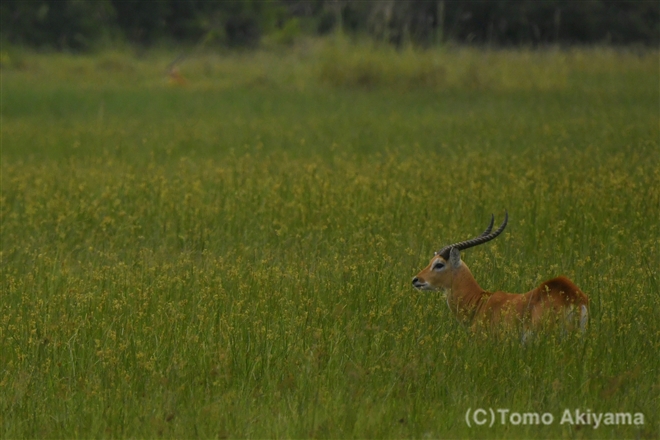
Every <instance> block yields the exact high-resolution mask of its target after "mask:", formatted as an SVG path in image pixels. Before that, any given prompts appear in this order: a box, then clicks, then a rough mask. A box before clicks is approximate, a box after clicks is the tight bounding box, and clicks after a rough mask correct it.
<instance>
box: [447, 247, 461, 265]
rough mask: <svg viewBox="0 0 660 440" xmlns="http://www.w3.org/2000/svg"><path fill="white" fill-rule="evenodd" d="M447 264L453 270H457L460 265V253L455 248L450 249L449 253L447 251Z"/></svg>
mask: <svg viewBox="0 0 660 440" xmlns="http://www.w3.org/2000/svg"><path fill="white" fill-rule="evenodd" d="M449 264H451V267H452V268H453V269H458V267H459V266H460V265H461V251H459V250H458V249H456V248H455V247H453V248H451V251H449Z"/></svg>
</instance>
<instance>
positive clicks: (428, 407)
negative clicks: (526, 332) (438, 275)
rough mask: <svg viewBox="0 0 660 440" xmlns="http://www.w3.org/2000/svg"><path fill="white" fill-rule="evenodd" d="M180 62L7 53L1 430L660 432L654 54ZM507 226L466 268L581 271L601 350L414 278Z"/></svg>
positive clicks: (411, 434) (265, 56)
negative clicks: (492, 415) (477, 312)
mask: <svg viewBox="0 0 660 440" xmlns="http://www.w3.org/2000/svg"><path fill="white" fill-rule="evenodd" d="M178 55H179V53H175V52H168V51H165V50H153V51H151V52H146V53H136V52H132V51H129V50H125V51H117V52H104V53H100V54H95V55H91V56H74V55H69V54H34V53H29V52H24V51H20V50H17V49H11V48H10V49H6V48H5V49H4V52H2V57H1V61H2V70H1V74H2V78H1V81H2V99H1V103H0V105H1V108H0V110H1V116H0V123H1V130H2V139H1V141H2V145H1V165H0V170H1V180H0V183H1V198H0V201H1V209H0V221H1V226H2V229H1V253H0V259H1V261H0V283H1V284H0V285H1V288H2V293H1V298H0V437H2V438H36V437H44V438H103V437H138V438H155V437H167V438H172V437H176V438H189V437H211V438H235V437H249V438H291V437H295V438H307V437H310V438H317V437H323V438H354V437H358V438H374V437H384V438H447V437H450V438H475V437H478V438H578V439H579V438H617V439H619V438H642V439H653V438H658V437H660V417H659V414H660V400H659V396H660V356H659V355H658V353H659V352H660V320H659V319H658V310H660V287H659V284H660V271H658V268H659V267H660V221H659V218H660V141H659V139H660V129H659V121H660V107H659V105H658V104H659V99H660V92H659V84H660V75H659V73H658V65H659V64H658V52H657V51H651V52H634V51H627V50H615V49H606V48H585V49H574V50H566V51H558V50H547V51H538V52H535V51H528V50H518V51H478V50H473V49H468V48H452V47H447V48H442V49H433V50H426V51H421V50H412V49H406V50H402V51H399V52H397V51H395V50H394V49H389V48H385V47H378V46H370V45H367V44H350V43H347V42H343V41H341V40H338V41H335V42H331V41H325V42H324V41H320V42H319V41H316V42H313V41H312V42H305V43H300V44H298V45H296V46H294V47H292V48H289V49H281V48H271V49H269V50H262V51H257V52H250V53H240V52H224V53H211V52H204V51H194V50H190V51H188V52H186V53H185V57H184V58H182V59H181V61H180V62H179V64H178V66H177V67H178V70H179V74H180V75H181V77H183V78H184V79H185V80H182V81H179V82H176V81H172V78H170V77H169V76H168V74H167V66H168V64H169V63H170V62H171V61H172V60H174V59H175V58H177V56H178ZM505 209H506V210H508V212H509V217H510V220H509V225H508V227H507V230H506V231H505V233H503V234H502V236H500V237H499V238H498V239H496V240H495V241H493V242H491V243H489V244H486V245H483V246H481V247H477V248H474V249H470V250H466V251H464V252H463V253H462V256H463V258H464V260H465V261H466V263H467V264H469V265H470V268H471V270H472V272H473V274H474V275H475V277H476V278H477V280H478V281H479V282H480V284H481V286H482V287H483V288H485V289H487V290H506V291H510V292H525V291H527V290H529V289H531V288H532V287H534V286H535V285H536V284H537V283H539V282H541V281H542V280H544V279H547V278H551V277H554V276H557V275H560V274H564V275H566V276H568V277H570V278H571V279H572V280H573V281H574V282H575V283H576V284H577V285H578V286H580V288H581V289H582V290H583V291H584V292H585V293H587V294H588V295H589V296H590V299H591V321H590V326H589V329H588V331H587V332H586V334H585V335H583V336H580V335H568V336H562V335H559V334H555V333H553V332H549V333H547V334H540V335H537V337H536V338H535V339H534V340H533V341H532V342H531V343H530V344H527V345H521V343H520V340H518V339H507V338H503V339H498V338H493V337H488V336H484V335H474V334H471V333H468V332H467V331H466V330H465V329H464V328H463V327H461V326H460V325H459V324H458V323H457V322H456V320H455V319H454V318H453V317H452V315H451V314H450V311H449V309H448V307H447V305H446V302H445V299H444V297H443V295H442V294H441V293H440V292H438V293H429V292H419V291H415V290H414V289H413V288H412V286H411V283H410V280H411V277H412V276H413V275H415V274H416V273H417V272H418V271H419V270H420V269H421V268H423V267H424V266H425V265H426V264H427V263H428V259H429V258H430V257H431V256H432V254H433V251H434V250H437V249H438V248H440V247H441V246H443V245H445V244H448V242H453V241H458V240H463V239H467V238H470V237H472V236H474V235H476V234H478V233H479V232H481V231H482V230H483V229H484V227H485V226H486V225H487V223H488V221H489V218H490V214H491V213H495V215H496V222H499V221H501V218H502V216H503V214H504V210H505ZM477 408H483V409H485V410H486V411H489V410H490V409H492V410H494V411H497V410H498V409H509V410H510V411H511V412H518V413H528V412H537V413H539V414H544V413H551V414H552V415H553V416H554V422H553V423H550V424H548V425H543V424H541V425H538V424H527V425H526V424H523V423H520V424H515V423H512V422H511V420H507V421H506V423H504V424H502V423H501V420H500V418H499V416H498V419H497V420H496V423H494V425H493V426H492V427H488V424H486V425H483V426H475V425H474V424H472V427H469V426H467V424H466V422H465V414H466V411H467V410H468V409H470V410H472V411H473V410H475V409H477ZM566 409H568V410H570V411H571V412H574V411H575V410H580V411H582V412H587V410H589V411H591V412H592V413H607V412H613V413H616V412H628V413H633V414H634V413H643V414H644V424H643V425H621V424H620V425H615V426H605V425H601V426H599V427H598V428H597V429H596V428H595V427H594V426H593V425H591V426H589V425H580V424H571V423H560V421H561V418H562V414H563V413H564V411H565V410H566ZM513 422H515V419H513Z"/></svg>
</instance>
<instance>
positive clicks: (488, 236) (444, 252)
mask: <svg viewBox="0 0 660 440" xmlns="http://www.w3.org/2000/svg"><path fill="white" fill-rule="evenodd" d="M494 219H495V216H491V220H490V225H489V226H488V228H486V230H485V231H484V232H483V233H482V234H481V235H479V236H478V237H476V238H473V239H471V240H466V241H461V242H458V243H454V244H450V245H449V246H445V247H443V248H442V249H440V250H439V251H438V252H436V255H440V256H441V257H442V258H444V259H445V260H446V259H448V258H449V252H450V251H451V248H457V249H458V250H461V251H462V250H463V249H468V248H471V247H473V246H477V245H480V244H483V243H486V242H487V241H490V240H492V239H494V238H495V237H497V236H498V235H500V234H501V233H502V231H503V230H504V228H506V224H507V222H508V221H509V213H508V212H507V211H504V221H503V222H502V224H501V225H500V227H499V228H497V230H496V231H495V232H493V233H491V232H490V231H491V229H492V228H493V221H494Z"/></svg>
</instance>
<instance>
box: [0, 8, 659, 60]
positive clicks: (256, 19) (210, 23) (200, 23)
mask: <svg viewBox="0 0 660 440" xmlns="http://www.w3.org/2000/svg"><path fill="white" fill-rule="evenodd" d="M0 13H1V20H0V24H1V25H2V38H3V39H4V40H6V41H9V42H12V43H18V44H25V45H29V46H35V47H51V48H56V49H77V50H84V49H89V48H90V47H91V46H92V45H93V43H95V42H97V41H99V40H101V39H102V38H103V36H104V35H109V34H114V33H117V34H119V35H121V36H122V37H123V38H125V39H127V40H128V41H130V42H132V43H137V44H141V45H150V44H153V43H156V42H159V41H162V40H169V41H175V42H184V43H185V42H188V43H197V42H199V41H216V42H221V43H223V44H225V45H227V46H230V47H236V46H247V47H254V46H256V45H258V43H259V42H260V40H261V37H262V36H263V35H268V34H271V33H273V32H276V31H278V30H280V29H282V28H283V27H284V26H285V24H286V23H288V22H289V21H290V19H292V18H297V19H299V20H301V21H302V22H304V23H306V25H305V26H303V28H304V29H306V31H307V32H308V33H312V34H319V35H323V34H327V33H328V32H332V31H334V30H338V29H340V30H341V31H342V32H347V33H351V34H368V35H371V36H372V37H373V38H375V39H377V40H381V41H385V42H388V43H393V44H395V45H401V44H407V43H414V44H420V45H431V44H439V43H441V42H443V41H455V42H459V43H468V44H487V45H496V46H512V45H534V46H536V45H547V44H561V45H569V44H593V43H613V44H644V45H657V44H658V43H659V42H660V24H659V23H660V6H659V3H658V2H647V1H638V2H632V1H622V0H619V1H606V0H587V1H579V2H565V1H559V0H551V1H543V2H539V1H532V0H523V1H505V0H497V1H476V2H458V1H426V0H412V1H403V0H397V1H391V2H349V1H329V0H317V1H311V2H310V1H303V0H298V1H285V0H270V1H218V2H216V1H214V2H209V1H204V0H162V1H122V0H99V1H92V0H66V1H44V0H42V1H34V2H25V1H17V0H8V1H5V2H3V3H2V6H1V9H0Z"/></svg>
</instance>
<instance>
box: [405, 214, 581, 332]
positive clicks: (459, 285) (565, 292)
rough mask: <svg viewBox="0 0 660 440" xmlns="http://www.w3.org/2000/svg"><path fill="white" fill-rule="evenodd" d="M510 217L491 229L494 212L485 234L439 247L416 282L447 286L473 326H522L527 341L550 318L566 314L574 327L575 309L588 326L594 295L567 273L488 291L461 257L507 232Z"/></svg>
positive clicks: (450, 299) (460, 315)
mask: <svg viewBox="0 0 660 440" xmlns="http://www.w3.org/2000/svg"><path fill="white" fill-rule="evenodd" d="M508 220H509V214H508V212H505V214H504V221H503V222H502V225H501V226H500V227H499V228H498V229H497V230H496V231H495V232H492V233H491V230H492V229H493V223H494V221H495V216H494V215H491V219H490V224H489V225H488V227H487V228H486V230H485V231H484V232H483V233H482V234H481V235H479V236H477V237H475V238H472V239H470V240H466V241H461V242H458V243H454V244H451V245H449V246H445V247H443V248H442V249H440V250H439V251H438V252H436V253H435V254H434V255H433V258H431V261H430V263H429V265H428V266H426V268H424V269H423V270H422V271H421V272H419V273H418V274H417V276H415V277H414V278H413V280H412V284H413V286H414V287H415V288H417V289H419V290H443V291H445V293H446V296H447V305H448V306H449V309H450V310H451V312H452V314H453V315H454V316H455V317H456V318H457V319H458V321H459V322H461V323H462V324H463V325H465V326H466V327H468V328H470V329H471V330H473V331H475V330H477V329H479V328H485V329H489V330H496V329H497V328H501V327H508V328H512V327H511V326H520V325H522V330H523V341H524V340H525V339H526V336H528V335H529V334H531V333H532V331H533V330H535V329H537V328H538V327H540V326H541V324H542V323H543V322H546V321H548V320H550V321H557V320H559V318H563V320H564V323H565V325H566V328H567V329H573V328H574V326H575V320H576V316H575V311H576V310H579V313H580V317H579V327H580V329H581V330H582V331H584V330H585V329H586V325H587V321H588V319H589V298H588V297H587V295H585V294H584V293H583V292H582V291H581V290H580V289H579V288H578V287H577V286H576V285H575V284H573V282H572V281H571V280H569V279H568V278H566V277H565V276H559V277H557V278H553V279H551V280H548V281H545V282H543V283H541V284H540V285H539V286H538V287H536V288H535V289H533V290H530V291H529V292H527V293H523V294H516V293H506V292H487V291H485V290H484V289H482V288H481V287H480V286H479V284H478V283H477V281H476V280H475V279H474V276H473V275H472V273H471V272H470V269H469V268H468V267H467V265H466V264H465V263H464V262H463V261H462V260H461V253H460V251H462V250H465V249H468V248H471V247H473V246H477V245H480V244H483V243H486V242H488V241H491V240H493V239H494V238H495V237H497V236H498V235H500V234H501V233H502V231H503V230H504V228H505V227H506V225H507V222H508ZM515 328H519V327H515Z"/></svg>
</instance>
